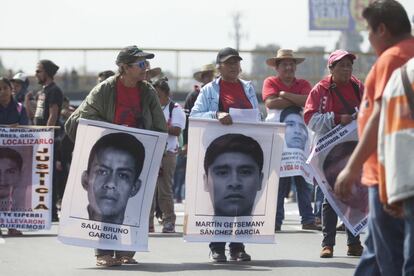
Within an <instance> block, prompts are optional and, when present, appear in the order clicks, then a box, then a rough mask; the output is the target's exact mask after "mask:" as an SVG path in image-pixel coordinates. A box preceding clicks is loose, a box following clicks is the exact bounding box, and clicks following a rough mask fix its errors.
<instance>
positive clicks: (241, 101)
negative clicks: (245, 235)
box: [0, 0, 414, 275]
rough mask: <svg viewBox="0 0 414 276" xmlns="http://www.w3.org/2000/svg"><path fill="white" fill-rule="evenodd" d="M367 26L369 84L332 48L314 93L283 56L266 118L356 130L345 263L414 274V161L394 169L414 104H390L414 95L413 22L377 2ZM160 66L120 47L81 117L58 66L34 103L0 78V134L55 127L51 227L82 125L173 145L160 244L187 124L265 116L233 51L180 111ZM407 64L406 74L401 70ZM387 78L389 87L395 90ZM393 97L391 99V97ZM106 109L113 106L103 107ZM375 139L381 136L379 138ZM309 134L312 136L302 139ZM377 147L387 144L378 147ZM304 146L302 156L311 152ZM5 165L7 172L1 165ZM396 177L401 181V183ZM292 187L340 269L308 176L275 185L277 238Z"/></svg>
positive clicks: (115, 255)
mask: <svg viewBox="0 0 414 276" xmlns="http://www.w3.org/2000/svg"><path fill="white" fill-rule="evenodd" d="M362 16H363V18H364V19H365V20H366V22H367V26H368V32H369V41H370V43H371V46H372V47H373V48H374V50H375V51H376V54H377V55H378V59H377V61H376V63H375V64H374V66H373V67H372V68H371V70H370V72H369V74H368V76H367V78H366V80H365V85H364V84H363V83H362V82H361V81H360V80H359V79H358V76H356V75H353V65H354V61H355V59H356V58H357V56H356V55H354V54H353V53H350V52H348V51H347V49H336V50H335V51H333V52H332V53H331V54H330V55H329V58H328V63H327V69H328V70H329V74H328V75H327V76H326V77H324V78H323V79H322V80H320V81H319V82H318V83H317V84H316V85H315V86H314V87H313V88H312V86H311V84H310V83H309V82H308V81H307V80H304V79H298V78H296V76H295V72H296V67H297V66H298V65H299V64H300V63H302V62H303V61H304V58H302V57H299V56H297V55H296V54H295V53H294V52H293V51H292V50H289V49H280V50H279V51H278V52H277V54H276V56H275V57H271V58H269V59H267V61H266V64H267V65H268V66H271V67H273V68H274V69H275V71H276V75H275V76H269V77H268V78H267V79H266V80H265V81H264V84H263V90H262V99H263V101H264V104H265V107H266V109H267V113H268V115H267V118H266V121H272V120H274V119H275V118H277V119H276V120H277V121H282V117H283V118H285V117H286V116H289V115H286V114H285V115H282V113H283V112H282V111H283V110H285V109H289V110H290V109H291V110H292V113H295V112H296V113H297V114H299V115H300V116H302V120H303V121H304V123H306V125H307V127H308V128H309V130H312V131H313V132H314V133H315V137H316V139H317V138H318V137H321V136H322V135H324V134H325V133H327V132H328V131H330V130H331V129H333V128H334V127H336V126H337V125H347V124H349V123H351V122H353V121H355V120H356V121H357V125H358V130H359V142H358V144H357V146H356V148H355V150H354V151H353V153H352V155H351V157H350V159H349V161H348V163H347V165H346V166H345V168H344V169H343V170H342V172H341V173H340V174H339V175H338V176H337V177H336V179H334V180H331V182H332V183H329V184H330V185H331V186H332V187H334V189H335V193H336V194H337V196H338V197H340V198H342V199H346V198H347V197H349V195H350V194H351V190H352V188H353V186H354V184H355V183H357V182H358V180H360V179H362V183H363V184H364V185H366V186H368V187H369V188H368V190H369V216H368V235H367V239H366V240H365V246H364V247H362V245H361V242H360V239H359V235H358V236H354V235H353V234H352V233H351V232H350V231H348V230H346V234H347V245H348V251H347V255H349V256H361V255H362V256H361V259H360V263H359V264H358V266H357V268H356V271H355V275H414V238H413V237H414V185H413V184H412V183H413V182H412V180H413V179H412V177H414V176H413V171H414V170H412V165H411V160H410V159H409V158H406V161H405V162H404V165H405V167H404V168H405V169H401V168H399V167H398V166H397V165H396V164H395V163H396V162H397V161H396V159H397V158H398V157H397V154H398V153H399V151H404V148H403V147H401V146H398V145H397V144H395V143H396V142H395V141H396V140H395V139H402V140H403V141H402V142H401V143H402V144H403V145H404V147H405V148H409V146H410V145H413V144H414V142H413V140H414V138H413V135H412V129H413V128H414V123H413V118H414V115H413V114H414V107H413V105H414V96H413V95H411V96H409V93H408V94H407V95H408V96H407V98H408V100H407V101H403V103H402V105H404V104H405V106H403V107H402V108H401V110H402V111H400V113H398V114H397V113H395V112H396V111H395V110H394V109H395V108H396V107H395V104H394V105H393V103H392V100H393V99H394V98H396V97H398V96H401V95H403V96H404V90H407V89H409V88H410V87H411V92H412V89H413V78H414V73H413V72H414V61H413V60H412V58H413V57H414V38H413V36H412V34H411V24H410V21H409V19H408V16H407V12H406V11H405V10H404V8H403V7H402V5H401V4H400V3H398V2H397V1H394V0H377V1H373V2H371V3H370V4H369V6H368V7H367V8H365V9H364V11H363V13H362ZM154 57H155V55H154V54H152V53H147V52H144V51H143V50H141V49H140V48H138V47H137V46H128V47H125V48H123V49H122V50H121V51H120V52H119V53H118V56H117V58H116V61H115V63H116V65H117V66H118V72H117V73H115V72H113V71H103V72H101V73H99V75H98V84H97V85H96V86H95V87H94V88H93V89H92V90H91V92H90V93H89V94H88V96H87V98H86V99H85V100H84V101H83V102H82V104H81V105H80V106H79V107H78V108H77V109H76V110H75V108H74V107H72V106H71V105H70V103H69V100H68V99H67V98H66V97H64V93H63V92H62V90H61V89H60V88H59V87H58V86H57V85H56V83H55V82H54V76H55V74H56V73H57V71H58V69H59V66H58V65H56V64H55V63H54V62H53V61H51V60H46V59H45V60H40V61H39V62H38V63H37V66H36V71H35V76H36V78H37V81H38V83H39V84H40V85H41V87H42V88H41V90H40V91H38V92H36V93H35V92H32V91H28V86H29V83H28V77H27V75H26V74H24V73H18V74H16V75H15V76H13V78H12V79H10V80H9V79H7V78H0V124H1V125H12V126H13V125H38V126H51V127H55V141H56V142H55V145H54V153H55V154H54V160H55V161H54V167H53V175H54V177H53V189H52V191H53V192H52V202H53V205H52V206H53V208H52V221H58V207H59V204H60V203H59V202H60V200H61V199H62V197H63V193H64V188H65V183H66V179H67V175H68V171H69V167H70V160H71V152H72V150H73V146H74V145H73V143H74V141H75V136H76V127H77V124H78V120H79V119H80V118H86V119H93V120H101V121H106V122H110V123H115V124H121V125H127V126H130V127H135V128H142V129H148V130H154V131H160V132H166V133H167V134H168V139H167V146H166V151H165V153H164V155H163V158H162V162H161V166H160V171H159V176H158V180H157V185H156V190H155V194H154V200H153V206H152V208H151V213H150V218H149V220H150V223H149V232H154V231H155V227H154V215H155V216H157V217H158V218H159V221H160V222H161V223H162V225H163V228H162V232H163V233H174V232H175V220H176V215H175V211H174V199H175V200H176V201H177V202H182V199H183V198H182V195H183V191H182V188H183V187H185V184H186V185H191V183H185V163H186V154H187V150H188V121H189V120H188V118H189V117H202V118H211V119H217V120H218V121H219V122H220V123H221V124H222V126H223V127H226V125H231V124H232V123H233V120H232V117H231V115H230V114H229V109H230V108H238V109H252V108H258V99H257V94H256V91H255V89H254V87H253V85H252V82H250V81H246V80H242V79H241V78H240V72H241V62H242V60H243V59H242V57H241V56H240V55H239V53H238V51H237V50H235V49H233V48H229V47H226V48H223V49H221V50H220V51H219V52H218V54H217V56H216V64H215V65H213V64H209V65H204V66H202V67H201V69H200V70H198V71H196V72H195V73H194V79H195V80H196V81H197V82H198V83H200V84H201V85H195V86H194V90H193V91H191V92H190V93H189V94H188V96H187V98H186V100H185V103H184V106H183V107H181V105H180V104H178V103H176V102H174V101H173V100H172V95H171V91H170V87H169V84H168V79H167V78H165V77H162V71H161V68H159V67H156V68H152V69H151V67H150V63H149V61H148V60H149V59H153V58H154ZM410 59H411V61H410V62H409V63H408V65H407V66H406V67H404V68H405V69H404V70H400V69H399V68H400V67H402V66H403V65H404V64H406V63H407V62H408V61H409V60H410ZM263 66H265V64H263ZM396 69H398V70H396ZM394 71H395V72H394ZM393 73H394V74H393ZM396 74H397V75H396ZM403 74H404V75H405V76H408V77H406V81H405V82H407V81H408V83H409V85H407V84H405V83H404V79H402V80H401V76H403ZM394 75H396V76H398V77H394ZM390 79H391V80H392V81H390V82H389V84H388V86H387V83H388V80H390ZM385 91H389V92H388V94H386V92H385ZM396 91H397V92H396ZM398 91H400V92H398ZM401 91H402V92H401ZM393 93H394V94H393ZM396 93H400V94H398V95H397V94H396ZM383 95H384V97H383ZM385 95H386V97H385ZM103 98H105V99H107V100H106V101H101V100H100V99H103ZM108 99H109V100H108ZM391 110H392V111H391ZM410 110H411V111H410ZM392 112H394V113H395V114H394V113H392ZM391 113H392V114H391ZM137 114H139V116H137ZM390 114H391V115H390ZM396 114H397V115H396ZM381 116H382V117H383V118H382V119H381V120H380V118H381ZM390 116H391V117H390ZM392 116H397V117H392ZM398 116H399V117H398ZM404 116H405V117H404ZM387 118H394V119H392V120H390V119H388V120H387ZM283 121H284V119H283ZM392 122H399V124H398V125H395V124H392ZM63 126H65V127H64V129H63ZM401 129H403V130H406V131H408V132H409V134H408V138H407V137H405V136H403V135H402V134H400V133H399V132H398V131H399V130H401ZM379 130H381V131H383V132H382V133H383V134H384V135H380V137H379V136H378V131H379ZM298 131H299V130H298ZM307 135H308V134H307V132H306V136H305V137H306V138H305V139H307V137H308V136H307ZM387 135H394V136H393V137H394V138H395V139H388V138H387ZM410 135H411V136H410ZM404 139H405V140H404ZM378 140H379V141H380V143H377V141H378ZM292 147H295V146H294V145H292ZM297 147H298V148H302V149H303V145H298V146H297ZM377 148H378V151H377ZM377 152H379V153H380V155H379V156H378V155H377ZM0 160H1V161H3V160H2V157H0ZM380 161H381V162H380ZM410 168H411V169H410ZM390 175H403V176H404V177H400V178H398V179H394V178H393V177H392V176H390ZM384 179H385V180H387V181H385V180H384ZM393 180H395V182H394V181H393ZM0 184H1V183H0ZM1 185H3V184H1ZM292 185H294V186H295V187H296V193H297V201H298V207H299V214H300V216H301V218H302V219H301V224H302V229H304V230H322V232H323V240H322V251H321V253H320V257H321V258H332V257H333V253H334V245H335V236H336V226H337V220H338V216H337V214H336V213H335V211H334V209H333V208H332V206H331V205H330V204H329V202H328V201H327V200H326V199H325V200H324V201H323V204H322V206H323V207H322V225H321V226H320V225H318V221H319V220H318V217H317V216H315V212H313V209H312V205H311V198H312V189H311V185H308V183H306V181H305V179H304V178H303V177H302V176H292V177H281V178H280V179H279V191H278V199H277V200H278V204H277V210H276V224H275V231H281V230H282V224H283V220H284V206H283V205H284V198H285V197H286V195H287V194H288V192H289V189H290V187H291V186H292ZM319 201H320V200H319ZM318 208H319V209H320V208H321V207H320V206H319V207H318ZM8 233H9V235H21V234H22V233H21V232H20V231H19V230H16V229H8ZM209 247H210V250H211V258H212V259H213V261H215V262H225V261H227V256H226V254H225V243H218V242H213V243H210V245H209ZM229 248H230V260H233V261H250V260H251V256H250V255H249V254H247V253H246V251H245V247H244V245H243V244H242V243H230V244H229ZM95 255H96V258H97V262H96V264H97V265H98V266H114V265H120V264H133V263H136V262H137V261H136V260H135V259H134V252H127V251H113V250H102V249H96V251H95Z"/></svg>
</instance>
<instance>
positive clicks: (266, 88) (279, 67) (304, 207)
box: [262, 49, 320, 231]
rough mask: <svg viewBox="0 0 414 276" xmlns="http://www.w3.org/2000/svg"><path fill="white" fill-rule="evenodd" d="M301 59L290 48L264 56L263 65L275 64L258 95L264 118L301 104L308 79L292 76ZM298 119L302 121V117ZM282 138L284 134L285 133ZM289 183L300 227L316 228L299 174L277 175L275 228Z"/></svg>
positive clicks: (307, 190) (273, 117)
mask: <svg viewBox="0 0 414 276" xmlns="http://www.w3.org/2000/svg"><path fill="white" fill-rule="evenodd" d="M304 60H305V59H304V58H302V57H297V56H295V54H294V53H293V51H292V50H289V49H279V50H278V51H277V54H276V57H273V58H269V59H267V60H266V63H267V65H269V66H270V67H273V68H275V70H276V72H277V76H270V77H268V78H266V79H265V81H264V83H263V89H262V98H263V101H264V103H265V106H266V108H267V111H268V116H267V118H266V121H274V122H280V114H281V112H282V111H283V110H285V109H286V108H290V107H298V108H300V111H301V109H302V107H303V106H304V105H305V101H306V98H307V97H308V94H309V92H310V90H311V85H310V83H309V82H308V81H306V80H304V79H297V78H296V77H295V72H296V65H297V64H299V63H302V62H303V61H304ZM299 114H300V113H299ZM300 116H301V114H300ZM301 120H302V121H303V119H301ZM302 123H303V122H302ZM303 125H304V123H303ZM288 127H289V126H288ZM305 129H306V128H305ZM285 138H288V136H286V137H285ZM289 144H290V141H287V145H289ZM293 183H294V184H295V186H296V191H297V197H298V207H299V214H300V216H301V217H302V220H301V223H302V229H305V230H319V229H320V228H319V227H318V226H317V225H316V224H315V216H314V214H313V212H312V204H311V194H312V190H311V188H310V185H309V184H308V183H306V181H305V179H304V178H303V177H302V176H300V175H298V176H290V177H281V178H280V180H279V191H278V201H277V211H276V225H275V230H276V231H280V230H281V226H282V223H283V219H284V216H285V212H284V206H283V204H284V198H285V195H287V194H288V193H289V188H290V187H291V184H293Z"/></svg>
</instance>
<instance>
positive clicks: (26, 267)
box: [0, 203, 365, 276]
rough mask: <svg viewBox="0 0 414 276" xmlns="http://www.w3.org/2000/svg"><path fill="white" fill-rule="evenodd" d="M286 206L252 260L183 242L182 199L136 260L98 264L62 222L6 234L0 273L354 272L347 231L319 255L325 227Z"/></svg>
mask: <svg viewBox="0 0 414 276" xmlns="http://www.w3.org/2000/svg"><path fill="white" fill-rule="evenodd" d="M286 207H287V213H286V217H287V219H286V221H285V224H284V225H283V226H282V232H280V233H277V241H278V243H277V244H269V245H258V244H248V245H247V246H246V249H247V252H248V253H249V254H251V255H252V259H253V261H251V262H248V263H233V262H232V263H230V262H229V263H226V264H214V263H211V262H210V261H209V249H208V245H207V244H206V243H186V242H184V241H183V240H182V220H183V212H182V211H183V205H182V204H178V205H176V210H177V214H178V216H177V217H178V225H177V231H178V233H176V234H168V235H167V234H161V233H159V232H160V230H161V228H160V226H157V228H156V231H157V232H158V233H154V234H150V239H149V249H150V252H140V253H137V254H136V258H137V260H138V261H139V264H138V265H130V266H121V267H116V268H98V267H96V266H95V258H94V255H93V250H92V249H89V248H82V247H74V246H68V245H64V244H62V243H60V242H59V241H58V240H57V238H56V235H57V229H58V224H54V225H53V227H52V229H51V230H50V231H42V232H36V233H26V234H25V235H24V237H7V236H6V237H5V238H4V240H3V243H0V275H2V276H31V275H42V276H44V275H46V276H48V275H58V276H67V275H74V276H83V275H88V276H89V275H100V276H105V275H108V276H109V275H111V276H113V275H136V274H137V273H139V275H156V274H157V275H158V274H161V275H162V274H163V275H211V273H214V276H218V275H278V276H283V275H289V276H295V275H306V276H312V275H317V276H324V275H326V276H328V275H329V276H334V275H352V274H353V271H354V269H355V265H356V264H357V263H358V258H355V257H347V256H346V239H345V234H344V233H343V232H340V233H338V235H337V246H336V247H335V252H334V258H332V259H321V258H319V252H320V249H321V247H320V243H321V240H322V234H321V232H317V231H302V230H301V228H300V223H299V215H298V212H297V208H296V204H292V203H289V204H287V205H286ZM3 230H4V229H3ZM3 233H4V231H3ZM364 238H365V237H363V239H364ZM0 242H1V241H0Z"/></svg>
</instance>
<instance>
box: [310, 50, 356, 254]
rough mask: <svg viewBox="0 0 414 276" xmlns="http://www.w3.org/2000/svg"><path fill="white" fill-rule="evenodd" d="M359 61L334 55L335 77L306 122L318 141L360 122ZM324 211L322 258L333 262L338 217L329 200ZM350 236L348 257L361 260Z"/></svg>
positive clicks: (322, 84) (314, 99) (324, 85)
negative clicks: (356, 63)
mask: <svg viewBox="0 0 414 276" xmlns="http://www.w3.org/2000/svg"><path fill="white" fill-rule="evenodd" d="M355 59H356V56H355V55H353V54H351V53H348V52H347V51H344V50H336V51H334V52H332V53H331V54H330V55H329V59H328V69H329V71H330V73H331V74H330V75H328V76H326V77H325V78H323V79H322V80H321V81H319V82H318V83H317V84H316V85H315V87H314V88H313V89H312V90H311V92H310V94H309V96H308V99H307V101H306V104H305V111H304V119H305V122H306V124H307V125H308V127H309V128H310V129H311V130H313V131H314V132H315V135H316V139H315V140H316V141H317V140H318V138H319V137H321V136H322V135H324V134H325V133H327V132H328V131H330V130H331V129H333V128H334V127H335V126H337V125H339V124H341V125H347V124H349V123H351V122H352V121H353V120H355V119H356V115H357V110H358V107H359V105H360V103H361V97H362V93H363V90H364V87H363V84H362V82H361V81H360V80H358V79H357V78H356V77H355V76H353V75H352V67H353V63H354V60H355ZM338 161H339V160H338ZM333 181H334V180H333ZM329 184H330V185H333V184H334V183H329ZM322 208H323V210H322V232H323V240H322V251H321V253H320V257H321V258H332V257H333V247H334V245H335V236H336V224H337V221H338V216H337V215H336V213H335V211H334V210H333V208H332V207H331V205H330V204H329V203H328V201H327V200H326V198H325V200H324V202H323V207H322ZM346 234H347V244H348V252H347V255H348V256H361V253H362V249H363V248H362V246H361V242H360V240H359V235H358V236H356V237H354V236H353V235H352V234H351V232H349V231H348V230H347V231H346Z"/></svg>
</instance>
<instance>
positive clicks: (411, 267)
mask: <svg viewBox="0 0 414 276" xmlns="http://www.w3.org/2000/svg"><path fill="white" fill-rule="evenodd" d="M404 227H405V228H404V230H405V238H404V266H403V272H404V275H411V276H412V275H414V197H410V198H409V199H406V200H405V201H404Z"/></svg>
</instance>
